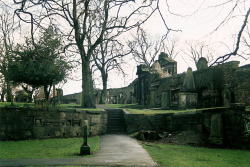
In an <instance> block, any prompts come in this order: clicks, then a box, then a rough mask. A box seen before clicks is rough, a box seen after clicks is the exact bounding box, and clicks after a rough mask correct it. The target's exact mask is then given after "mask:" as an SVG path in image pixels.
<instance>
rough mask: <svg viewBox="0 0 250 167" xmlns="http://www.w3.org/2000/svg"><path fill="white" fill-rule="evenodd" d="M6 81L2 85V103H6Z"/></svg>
mask: <svg viewBox="0 0 250 167" xmlns="http://www.w3.org/2000/svg"><path fill="white" fill-rule="evenodd" d="M5 86H6V85H5V81H4V82H3V85H2V94H1V102H4V96H5V94H6V87H5Z"/></svg>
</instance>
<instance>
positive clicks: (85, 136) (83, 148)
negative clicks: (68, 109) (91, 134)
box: [80, 120, 90, 155]
mask: <svg viewBox="0 0 250 167" xmlns="http://www.w3.org/2000/svg"><path fill="white" fill-rule="evenodd" d="M83 139H84V141H83V145H82V146H81V149H80V155H90V145H88V120H84V128H83Z"/></svg>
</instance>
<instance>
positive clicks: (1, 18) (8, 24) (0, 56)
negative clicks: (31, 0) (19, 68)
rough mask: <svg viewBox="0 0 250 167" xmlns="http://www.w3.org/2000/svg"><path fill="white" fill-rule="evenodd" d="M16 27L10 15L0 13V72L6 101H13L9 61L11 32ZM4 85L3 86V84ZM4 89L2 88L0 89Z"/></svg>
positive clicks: (11, 46)
mask: <svg viewBox="0 0 250 167" xmlns="http://www.w3.org/2000/svg"><path fill="white" fill-rule="evenodd" d="M15 29H16V26H15V23H14V21H13V17H12V15H10V14H9V13H7V12H6V13H3V14H2V15H0V39H1V41H0V46H1V47H0V61H1V62H0V72H1V73H2V75H3V76H4V85H5V84H6V90H7V101H8V102H13V98H12V91H11V83H10V78H9V75H8V74H9V72H8V71H9V62H10V55H11V52H12V49H13V33H14V31H15ZM4 85H3V86H4ZM4 87H5V86H4ZM2 91H4V89H3V90H2Z"/></svg>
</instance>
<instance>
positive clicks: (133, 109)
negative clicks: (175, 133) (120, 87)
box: [105, 104, 224, 115]
mask: <svg viewBox="0 0 250 167" xmlns="http://www.w3.org/2000/svg"><path fill="white" fill-rule="evenodd" d="M105 106H107V107H111V108H122V109H126V110H127V111H128V112H129V113H130V114H147V115H149V114H163V113H164V114H166V113H174V114H178V113H192V112H196V111H199V110H204V108H203V109H187V110H161V109H152V108H151V109H145V106H142V105H137V104H105ZM217 108H224V107H217ZM206 109H210V108H206ZM211 109H213V108H211Z"/></svg>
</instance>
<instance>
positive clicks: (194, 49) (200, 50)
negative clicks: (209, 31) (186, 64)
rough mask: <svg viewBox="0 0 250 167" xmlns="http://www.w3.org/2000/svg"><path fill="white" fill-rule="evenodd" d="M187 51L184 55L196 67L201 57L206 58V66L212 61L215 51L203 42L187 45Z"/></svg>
mask: <svg viewBox="0 0 250 167" xmlns="http://www.w3.org/2000/svg"><path fill="white" fill-rule="evenodd" d="M187 47H188V49H187V51H185V52H184V53H185V54H186V55H187V56H188V57H189V58H191V60H192V61H193V62H194V63H195V65H197V63H198V61H199V59H200V58H201V57H204V58H206V60H207V61H208V64H210V63H211V62H212V61H213V60H214V56H215V55H214V54H215V51H214V50H213V49H212V48H210V47H209V46H208V45H206V44H205V43H204V42H198V41H193V42H190V43H188V44H187Z"/></svg>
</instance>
